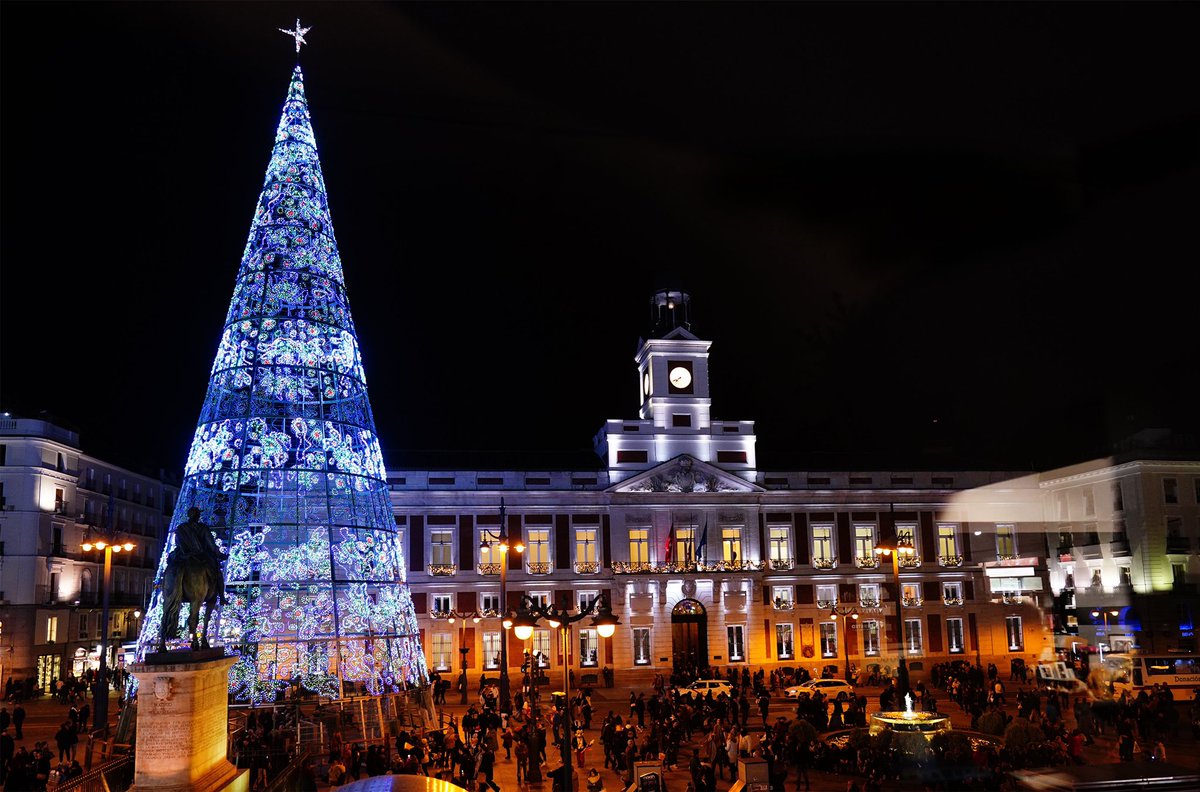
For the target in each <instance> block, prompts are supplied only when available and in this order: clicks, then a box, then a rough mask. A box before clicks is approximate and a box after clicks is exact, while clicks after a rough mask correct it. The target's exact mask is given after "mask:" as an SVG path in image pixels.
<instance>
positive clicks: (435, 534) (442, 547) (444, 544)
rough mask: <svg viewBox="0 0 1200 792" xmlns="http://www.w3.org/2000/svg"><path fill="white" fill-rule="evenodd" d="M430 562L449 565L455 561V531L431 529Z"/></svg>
mask: <svg viewBox="0 0 1200 792" xmlns="http://www.w3.org/2000/svg"><path fill="white" fill-rule="evenodd" d="M429 550H430V554H429V556H430V563H431V564H435V565H442V566H448V565H450V564H453V563H454V533H453V532H452V531H431V532H430V534H429Z"/></svg>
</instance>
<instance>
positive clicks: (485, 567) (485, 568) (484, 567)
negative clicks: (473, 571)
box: [479, 562, 500, 575]
mask: <svg viewBox="0 0 1200 792" xmlns="http://www.w3.org/2000/svg"><path fill="white" fill-rule="evenodd" d="M479 574H481V575H499V574H500V564H499V563H496V562H492V563H487V564H480V565H479Z"/></svg>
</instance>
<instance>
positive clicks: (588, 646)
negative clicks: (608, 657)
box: [579, 628, 600, 668]
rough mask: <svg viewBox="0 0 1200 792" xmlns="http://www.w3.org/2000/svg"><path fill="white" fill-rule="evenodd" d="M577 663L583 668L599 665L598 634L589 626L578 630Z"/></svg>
mask: <svg viewBox="0 0 1200 792" xmlns="http://www.w3.org/2000/svg"><path fill="white" fill-rule="evenodd" d="M579 665H580V666H583V667H585V668H594V667H596V666H598V665H600V636H599V634H598V633H597V632H596V631H595V630H593V629H591V628H585V629H582V630H580V631H579Z"/></svg>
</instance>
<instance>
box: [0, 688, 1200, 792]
mask: <svg viewBox="0 0 1200 792" xmlns="http://www.w3.org/2000/svg"><path fill="white" fill-rule="evenodd" d="M638 692H642V689H641V688H639V689H638ZM644 692H647V693H648V692H649V691H648V690H647V691H644ZM862 692H863V693H864V694H865V695H867V697H868V701H869V706H868V712H872V711H876V710H877V709H878V705H879V704H878V703H879V690H878V689H871V688H867V689H863V690H862ZM629 693H630V688H628V687H620V686H618V687H615V688H599V689H597V690H596V691H595V693H594V695H593V697H592V701H593V704H594V706H595V710H596V713H595V716H594V718H593V725H594V726H595V728H594V729H592V731H591V732H590V733H589V735H588V736H589V737H590V738H592V739H598V738H599V736H600V732H599V724H600V723H601V722H602V721H603V719H604V716H605V715H606V714H607V712H608V710H609V709H612V710H613V711H615V712H617V713H618V714H620V715H621V716H622V717H625V716H627V715H628V712H629ZM1009 693H1010V695H1009V700H1010V704H1009V708H1008V709H1009V712H1010V713H1012V712H1013V711H1014V710H1015V707H1014V706H1013V705H1012V703H1011V701H1012V700H1013V698H1014V695H1013V694H1015V693H1016V689H1013V688H1010V691H1009ZM472 698H473V699H474V697H472ZM450 699H451V703H449V704H447V705H445V706H443V707H440V708H439V709H441V710H442V712H443V713H444V714H446V715H447V716H448V715H450V714H454V715H455V716H456V717H459V718H461V716H462V715H463V713H465V712H466V707H465V706H463V705H461V704H459V703H458V697H457V696H456V695H453V694H452V695H451V697H450ZM24 706H25V710H26V712H27V718H26V720H25V728H24V739H22V740H18V741H17V744H18V745H21V744H24V745H25V746H26V747H29V748H32V747H33V744H34V742H36V741H38V740H46V741H49V742H50V743H51V744H52V745H53V741H54V733H55V732H56V731H57V730H58V727H59V726H60V725H61V724H62V722H63V720H65V719H66V717H67V710H68V707H67V706H66V705H63V704H59V703H58V702H56V701H53V700H51V699H47V698H40V699H35V700H32V701H28V702H25V705H24ZM7 707H8V710H9V712H11V711H12V705H11V704H9V705H7ZM940 708H941V709H942V710H943V712H945V713H947V714H949V715H950V717H951V722H952V723H953V725H954V727H955V728H957V729H967V728H970V717H969V716H968V715H967V714H965V713H963V712H961V711H960V710H959V708H958V707H957V705H955V704H953V703H952V702H949V701H946V702H945V703H944V704H942V705H941V707H940ZM118 715H119V713H118V710H117V703H116V698H115V697H113V698H112V699H111V703H110V706H109V716H110V724H111V726H112V728H113V730H114V731H115V727H116V721H117V717H118ZM754 715H757V712H755V713H754ZM781 715H782V716H785V717H787V718H792V717H794V716H795V706H794V705H793V704H791V703H790V702H788V700H786V699H784V698H783V697H782V696H779V697H776V698H774V699H772V703H771V709H770V712H769V715H768V720H769V721H770V722H774V720H775V718H776V717H778V716H781ZM1069 717H1070V715H1068V718H1069ZM1183 722H1185V723H1186V720H1185V721H1183ZM750 723H751V726H752V727H753V726H755V725H758V726H760V727H761V723H762V721H761V719H759V718H757V717H753V716H752V717H751V720H750ZM1068 723H1069V724H1070V721H1068ZM1182 731H1183V733H1182V734H1181V736H1180V737H1179V738H1178V739H1177V740H1175V741H1174V742H1172V743H1169V744H1168V746H1167V750H1168V754H1169V757H1170V760H1171V762H1172V763H1173V764H1180V765H1182V766H1185V767H1187V768H1189V769H1192V770H1198V771H1200V744H1198V743H1197V742H1196V741H1195V740H1193V739H1192V738H1191V735H1190V732H1189V731H1187V730H1186V728H1185V729H1183V730H1182ZM9 732H10V733H13V729H12V727H11V726H10V727H9ZM83 748H84V745H83V744H81V745H80V747H79V751H80V753H79V758H80V760H81V762H82V758H83ZM96 750H97V751H98V750H99V746H96ZM551 753H552V754H556V752H554V751H552V752H551ZM1085 753H1086V758H1087V760H1088V764H1090V765H1104V764H1112V763H1113V755H1114V753H1115V748H1114V741H1113V739H1112V738H1111V737H1100V738H1098V739H1097V740H1096V744H1095V745H1094V746H1090V747H1088V748H1085ZM499 754H500V755H499V757H498V759H499V761H498V762H497V765H496V783H497V784H499V785H500V787H501V789H507V790H509V792H516V790H518V789H524V790H528V791H529V792H549V790H550V782H549V781H548V780H546V781H543V782H542V783H541V784H532V785H528V786H526V785H521V786H518V784H517V783H516V764H515V762H513V761H505V759H504V752H503V750H501V751H500V752H499ZM680 755H681V756H684V757H687V756H690V746H685V747H684V749H683V750H682V751H681V754H680ZM593 757H594V758H595V761H591V760H592V758H593ZM588 758H589V764H595V765H597V766H598V767H599V768H601V775H602V777H603V778H604V783H605V789H606V792H620V789H621V780H620V777H619V776H618V774H617V773H615V772H614V771H612V770H604V769H603V765H604V755H603V753H602V752H601V751H600V749H599V747H597V748H596V749H594V750H593V751H592V752H590V754H589V757H588ZM557 763H558V762H557V759H556V758H555V756H553V755H552V757H551V765H552V766H553V765H557ZM585 774H586V768H585V769H584V772H583V773H577V776H576V778H577V780H582V778H583V776H584V775H585ZM810 780H811V782H812V789H813V790H818V791H820V792H824V791H825V790H830V791H836V792H844V790H846V787H847V782H848V780H849V778H848V777H847V776H838V775H835V774H828V773H819V772H815V771H814V772H811V773H810ZM666 781H667V790H668V792H683V790H684V788H685V787H686V786H687V782H688V774H687V771H686V770H675V771H670V772H668V773H667V776H666ZM794 783H795V778H794V776H793V777H791V778H789V781H788V789H789V790H790V789H794V786H793V784H794ZM729 786H730V782H729V781H728V780H725V781H721V780H718V782H717V790H718V792H727V790H728V788H729ZM579 788H580V789H582V784H580V785H579ZM321 789H328V787H325V786H322V787H321Z"/></svg>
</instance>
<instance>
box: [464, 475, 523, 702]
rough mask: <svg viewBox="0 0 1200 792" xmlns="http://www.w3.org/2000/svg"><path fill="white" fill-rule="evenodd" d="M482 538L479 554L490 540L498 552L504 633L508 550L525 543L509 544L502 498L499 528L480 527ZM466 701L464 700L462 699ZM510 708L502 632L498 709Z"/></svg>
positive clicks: (507, 618) (507, 623)
mask: <svg viewBox="0 0 1200 792" xmlns="http://www.w3.org/2000/svg"><path fill="white" fill-rule="evenodd" d="M480 533H481V534H482V538H481V539H480V540H479V552H480V554H481V555H486V554H487V553H488V552H490V550H491V548H492V541H491V540H494V541H495V545H496V551H497V552H498V553H499V554H500V559H499V560H500V612H501V622H500V625H501V626H502V627H503V628H504V630H505V633H507V631H508V630H509V629H510V628H511V627H512V624H513V623H512V618H511V616H510V615H509V612H508V551H509V548H510V547H511V548H512V550H513V552H515V553H524V552H525V543H524V542H522V541H521V537H519V536H518V537H517V540H516V541H515V542H513V543H512V544H511V545H510V544H509V542H508V523H507V521H506V520H505V519H504V498H501V499H500V530H499V531H498V532H495V533H493V532H492V531H488V530H486V529H481V530H480ZM463 703H464V704H465V703H466V700H465V699H464V700H463ZM511 710H512V697H511V696H510V695H509V686H508V635H507V634H504V635H502V636H501V638H500V711H501V712H509V711H511Z"/></svg>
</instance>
